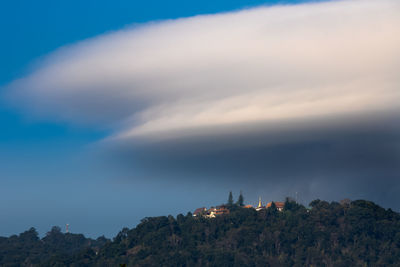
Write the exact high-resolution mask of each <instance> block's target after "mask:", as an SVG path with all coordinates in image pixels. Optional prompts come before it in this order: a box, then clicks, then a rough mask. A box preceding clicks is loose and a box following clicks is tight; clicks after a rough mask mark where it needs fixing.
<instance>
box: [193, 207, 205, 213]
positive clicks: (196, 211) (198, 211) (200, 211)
mask: <svg viewBox="0 0 400 267" xmlns="http://www.w3.org/2000/svg"><path fill="white" fill-rule="evenodd" d="M206 210H207V209H206V208H204V207H203V208H198V209H196V210H195V211H194V212H193V214H199V213H202V212H204V211H206Z"/></svg>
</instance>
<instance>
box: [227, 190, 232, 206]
mask: <svg viewBox="0 0 400 267" xmlns="http://www.w3.org/2000/svg"><path fill="white" fill-rule="evenodd" d="M228 205H229V206H232V205H233V196H232V191H229V197H228Z"/></svg>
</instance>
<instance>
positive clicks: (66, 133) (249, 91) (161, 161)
mask: <svg viewBox="0 0 400 267" xmlns="http://www.w3.org/2000/svg"><path fill="white" fill-rule="evenodd" d="M1 5H3V6H2V8H0V10H2V11H0V12H2V13H3V14H0V15H2V16H0V17H1V21H0V22H1V23H0V25H2V33H3V34H2V36H3V37H2V38H4V40H6V41H5V42H1V44H0V53H1V58H2V59H4V60H2V62H1V64H0V68H1V72H0V84H1V85H2V86H1V89H0V96H1V99H0V103H1V106H0V123H1V125H2V131H1V132H0V171H1V172H0V175H1V176H0V190H1V192H0V203H2V204H1V205H0V213H1V216H0V225H2V226H1V228H0V235H10V234H14V233H19V232H21V231H23V230H25V229H27V228H29V227H30V226H34V227H36V228H37V229H38V230H39V232H40V234H44V233H45V232H46V231H47V230H49V229H50V227H51V226H53V225H60V226H64V225H65V224H66V223H69V224H70V229H71V230H72V231H73V232H80V233H84V234H87V235H89V236H92V237H95V236H98V235H101V234H105V235H106V236H108V237H112V236H114V235H115V234H116V233H117V231H118V230H120V229H121V228H122V227H124V226H127V227H133V226H134V225H135V224H136V223H137V222H139V220H140V219H141V218H144V217H146V216H157V215H167V214H173V215H176V214H178V213H186V212H187V211H193V210H194V209H195V208H197V207H200V206H211V205H215V204H220V203H222V202H224V201H226V197H227V195H228V192H229V191H230V190H233V191H234V193H236V196H237V195H238V192H239V191H240V190H243V192H244V195H245V199H246V202H248V203H251V204H254V203H256V201H257V199H258V196H262V197H263V199H264V200H265V201H267V200H268V201H271V200H282V199H283V198H284V197H285V196H292V197H294V196H295V195H296V192H297V195H298V196H299V201H300V202H302V203H303V204H308V202H309V201H310V200H312V199H315V198H322V199H327V200H340V199H342V198H346V197H348V198H351V199H358V198H365V199H369V200H373V201H376V202H377V203H378V204H381V205H383V206H384V207H390V208H392V209H395V210H399V209H400V206H399V204H397V203H399V200H400V198H399V196H398V194H397V192H398V190H399V189H400V182H399V178H400V177H399V173H400V164H399V163H400V135H399V134H400V126H399V125H400V123H399V118H400V117H399V115H400V112H399V108H400V107H399V104H398V103H399V100H400V91H399V90H398V88H399V85H400V79H399V78H398V74H397V70H398V69H399V67H400V66H399V62H400V60H399V59H400V53H399V51H398V47H400V37H399V36H400V19H399V17H400V16H399V13H400V5H399V3H398V2H396V1H394V0H384V1H377V0H368V1H357V0H355V1H329V2H315V1H314V2H307V3H300V2H299V1H287V2H274V1H267V2H265V1H247V2H246V1H220V2H218V4H215V3H214V2H212V1H205V2H204V1H202V2H201V3H200V2H199V3H196V2H195V3H191V4H188V3H187V2H183V1H172V2H171V1H170V2H168V4H167V3H165V2H158V1H153V2H146V4H144V3H141V4H139V3H132V2H131V1H116V2H114V3H113V4H109V3H108V2H106V1H85V3H81V2H79V3H78V1H68V3H67V2H63V1H60V2H57V4H55V3H53V1H42V2H41V3H40V4H39V5H37V4H35V5H33V4H32V3H30V2H28V1H15V2H13V3H8V4H4V3H3V4H1Z"/></svg>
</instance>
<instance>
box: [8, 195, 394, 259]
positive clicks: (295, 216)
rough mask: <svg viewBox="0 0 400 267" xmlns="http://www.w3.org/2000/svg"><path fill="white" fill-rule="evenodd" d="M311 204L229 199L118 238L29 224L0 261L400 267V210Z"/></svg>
mask: <svg viewBox="0 0 400 267" xmlns="http://www.w3.org/2000/svg"><path fill="white" fill-rule="evenodd" d="M310 207H311V208H310V209H307V208H305V207H304V206H302V205H299V204H297V203H296V202H294V201H290V200H287V201H286V202H285V206H284V209H283V211H281V212H279V211H278V210H277V209H276V208H275V207H274V205H272V206H271V207H270V208H268V209H265V210H261V211H258V212H257V211H255V210H254V209H252V208H243V207H241V206H240V205H230V213H229V214H227V215H221V216H218V217H216V218H214V219H207V218H203V217H193V216H192V214H191V213H188V214H187V215H182V214H180V215H178V216H177V217H176V218H175V217H173V216H167V217H166V216H161V217H151V218H145V219H143V220H142V222H141V223H140V224H139V225H137V226H136V227H135V228H133V229H127V228H124V229H123V230H122V231H121V232H120V233H119V234H118V235H117V236H116V237H115V238H114V239H113V240H112V241H111V240H106V239H105V238H101V239H98V240H89V239H79V238H78V236H80V235H72V234H62V233H60V232H58V233H57V235H59V238H60V239H59V241H57V242H55V241H54V240H53V241H51V242H50V240H47V241H46V240H45V239H46V238H47V239H48V236H52V235H53V234H48V235H47V236H46V237H45V238H43V239H42V240H40V239H38V237H37V233H36V231H35V230H34V229H31V230H29V231H27V232H25V233H22V234H21V235H19V236H13V237H10V238H1V239H0V254H1V255H0V265H1V266H119V265H120V264H126V266H399V263H400V214H399V213H397V212H394V211H392V210H390V209H388V210H385V209H384V208H381V207H379V206H378V205H376V204H374V203H372V202H369V201H365V200H357V201H353V202H344V203H337V202H331V203H328V202H326V201H320V200H314V201H313V202H311V203H310ZM61 236H63V237H62V238H61ZM67 240H68V241H67ZM84 240H86V241H84Z"/></svg>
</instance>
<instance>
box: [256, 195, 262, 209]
mask: <svg viewBox="0 0 400 267" xmlns="http://www.w3.org/2000/svg"><path fill="white" fill-rule="evenodd" d="M261 207H262V204H261V197H259V198H258V207H257V208H261Z"/></svg>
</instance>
